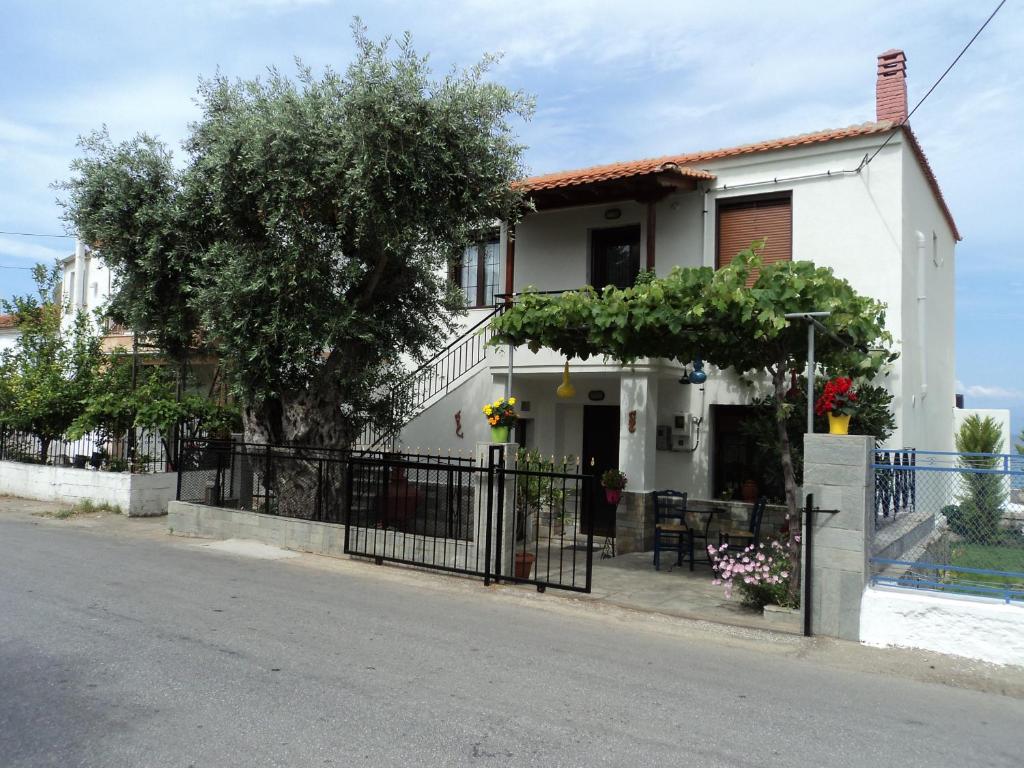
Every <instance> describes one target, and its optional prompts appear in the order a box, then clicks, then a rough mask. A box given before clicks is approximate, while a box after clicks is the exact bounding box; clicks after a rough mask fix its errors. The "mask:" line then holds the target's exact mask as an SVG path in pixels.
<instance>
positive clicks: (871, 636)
mask: <svg viewBox="0 0 1024 768" xmlns="http://www.w3.org/2000/svg"><path fill="white" fill-rule="evenodd" d="M860 638H861V642H863V643H866V644H867V645H874V646H899V647H903V648H921V649H924V650H928V651H937V652H939V653H948V654H953V655H955V656H965V657H967V658H971V659H979V660H981V661H988V662H992V663H994V664H1014V665H1017V666H1024V605H1022V604H1020V603H1011V604H1006V603H1005V602H1002V601H999V600H992V599H988V598H975V597H958V596H954V595H936V594H934V593H928V592H924V591H920V590H902V589H887V588H878V587H868V588H867V589H866V590H865V591H864V597H863V599H862V601H861V614H860Z"/></svg>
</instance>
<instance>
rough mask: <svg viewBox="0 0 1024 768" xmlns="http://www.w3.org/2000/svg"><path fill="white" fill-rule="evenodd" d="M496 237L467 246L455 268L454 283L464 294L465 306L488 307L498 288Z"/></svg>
mask: <svg viewBox="0 0 1024 768" xmlns="http://www.w3.org/2000/svg"><path fill="white" fill-rule="evenodd" d="M498 262H499V253H498V239H497V238H492V239H490V240H486V241H484V242H481V243H476V244H474V245H471V246H469V247H468V248H467V249H466V250H465V252H464V253H463V254H462V260H461V261H460V262H459V264H458V265H457V267H456V269H455V275H454V277H455V284H456V285H457V286H459V288H461V289H462V292H463V293H464V294H466V306H467V307H489V306H491V305H493V304H494V294H495V293H497V290H498Z"/></svg>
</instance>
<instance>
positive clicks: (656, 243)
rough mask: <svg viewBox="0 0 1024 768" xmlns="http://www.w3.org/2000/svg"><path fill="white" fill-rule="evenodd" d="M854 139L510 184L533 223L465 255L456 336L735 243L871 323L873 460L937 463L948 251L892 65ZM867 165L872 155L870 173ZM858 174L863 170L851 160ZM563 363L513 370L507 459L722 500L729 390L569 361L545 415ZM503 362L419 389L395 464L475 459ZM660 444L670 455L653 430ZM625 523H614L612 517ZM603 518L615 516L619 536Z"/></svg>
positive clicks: (673, 372)
mask: <svg viewBox="0 0 1024 768" xmlns="http://www.w3.org/2000/svg"><path fill="white" fill-rule="evenodd" d="M876 75H877V77H876V108H877V113H876V115H875V120H874V121H873V122H867V123H863V124H860V125H855V126H850V127H847V128H840V129H834V130H823V131H816V132H814V133H808V134H803V135H799V136H792V137H787V138H782V139H775V140H769V141H762V142H758V143H755V144H749V145H744V146H739V147H731V148H727V149H718V150H712V151H704V152H691V153H687V154H677V155H667V156H665V157H660V158H655V159H649V160H638V161H634V162H620V163H612V164H609V165H603V166H596V167H592V168H584V169H581V170H573V171H566V172H560V173H552V174H547V175H544V176H537V177H533V178H530V179H527V180H526V181H525V182H524V188H525V189H526V191H527V193H528V194H529V196H530V197H531V198H532V200H533V202H534V204H535V206H536V212H532V213H530V214H529V215H527V216H526V217H525V218H524V219H523V220H522V221H521V222H520V223H519V224H518V225H517V227H516V230H515V232H514V235H513V236H511V237H510V235H509V232H508V231H507V228H506V227H504V226H503V227H501V229H500V231H499V232H496V233H495V235H494V237H493V238H492V239H491V241H490V242H488V243H483V244H481V245H480V246H478V247H475V248H472V249H469V251H468V252H467V254H466V258H465V262H464V264H463V267H462V269H461V270H459V273H458V275H457V279H458V280H459V282H460V284H461V285H462V286H463V288H464V289H465V291H466V293H467V298H468V302H469V306H470V307H472V309H471V310H470V319H469V325H470V326H472V325H473V324H474V323H475V322H479V321H480V320H482V319H483V318H485V317H486V316H487V315H488V313H490V312H491V311H493V310H492V308H491V305H493V304H494V303H495V299H494V296H495V294H502V293H513V292H518V291H522V290H524V289H526V288H528V287H532V288H535V289H537V290H565V289H572V288H577V287H580V286H582V285H584V284H591V285H594V286H597V287H599V286H602V285H606V284H609V283H613V284H619V285H626V284H629V283H631V282H632V281H633V280H634V279H635V277H636V275H637V273H638V272H639V270H641V269H642V268H646V269H651V270H654V271H655V272H656V273H657V274H659V275H662V274H665V273H667V272H668V271H669V270H670V269H671V268H672V267H675V266H681V267H696V266H701V265H705V266H718V265H721V264H723V263H726V262H727V261H728V260H729V259H730V258H732V256H733V255H734V254H735V253H737V252H738V251H739V250H741V249H742V248H744V247H746V246H747V245H749V244H750V242H751V241H752V240H754V239H757V238H759V237H762V236H767V237H768V246H767V249H766V251H765V254H764V256H765V258H766V259H770V260H774V259H794V260H808V261H813V262H815V263H816V264H820V265H824V266H829V267H832V268H833V269H834V270H835V272H836V274H837V275H839V276H841V277H844V278H846V279H847V280H849V281H850V283H851V284H852V285H853V286H854V288H855V289H856V290H858V291H859V292H861V293H863V294H865V295H868V296H872V297H874V298H876V299H879V300H882V301H884V302H885V303H886V304H887V305H888V313H887V322H888V323H889V327H890V330H891V332H892V334H893V337H894V338H895V339H896V340H897V341H896V345H897V347H898V349H899V351H900V353H901V357H900V359H899V360H898V361H897V362H896V363H895V366H894V368H893V370H892V372H891V374H890V375H889V376H888V378H887V380H886V386H888V387H889V388H890V390H891V391H892V393H893V394H894V396H895V400H894V403H893V405H894V408H895V415H896V423H897V429H896V433H895V434H894V435H893V437H892V439H891V441H890V443H891V445H892V446H893V447H916V448H921V449H931V450H952V445H953V443H952V434H953V408H954V397H955V395H954V343H953V338H954V304H953V302H954V269H955V264H954V251H955V244H956V242H957V241H958V240H960V234H959V232H958V231H957V228H956V223H955V222H954V220H953V217H952V215H951V213H950V211H949V209H948V207H947V206H946V203H945V201H944V199H943V196H942V192H941V190H940V188H939V185H938V182H937V181H936V179H935V176H934V174H933V173H932V171H931V168H930V167H929V165H928V161H927V159H926V158H925V155H924V152H923V151H922V149H921V146H920V144H919V143H918V140H917V139H916V138H915V136H914V134H913V132H912V131H911V129H910V127H909V125H908V126H903V127H899V124H900V122H901V121H902V120H903V119H904V118H905V117H906V114H907V90H906V57H905V55H904V54H903V52H902V51H887V52H886V53H884V54H882V55H880V56H879V57H878V62H877V72H876ZM876 152H877V154H876ZM869 158H870V162H867V160H868V159H869ZM564 362H565V361H564V360H562V359H560V358H558V357H557V355H555V354H554V353H552V352H550V351H541V352H539V353H536V354H534V353H531V352H529V351H528V350H527V349H526V348H520V349H516V350H514V353H513V359H512V366H511V376H512V380H511V390H512V393H513V394H514V395H515V396H516V397H517V398H518V400H519V403H520V404H521V407H522V411H523V413H522V416H523V419H522V423H521V427H520V429H519V430H518V434H517V441H519V442H521V443H523V444H525V445H527V446H530V447H536V448H538V449H540V450H541V451H542V452H543V453H544V454H552V455H554V456H558V457H561V456H565V455H572V456H579V457H582V459H583V464H584V466H585V467H588V468H590V467H593V468H594V469H600V468H602V467H607V466H618V467H620V468H621V469H623V471H625V472H626V474H627V475H628V477H629V490H631V491H634V492H641V493H642V492H644V491H651V490H655V489H660V488H677V489H681V490H687V491H689V492H690V494H691V496H697V497H703V498H710V497H712V496H713V495H717V494H718V493H719V492H720V491H721V490H722V489H723V486H724V485H725V484H726V483H727V482H732V481H739V480H740V477H741V475H740V474H737V473H738V472H742V467H743V464H744V462H746V461H748V460H749V458H750V452H751V451H752V450H753V448H752V447H751V446H750V445H749V444H748V441H746V440H745V439H744V438H743V437H742V435H741V433H740V431H739V424H740V422H741V421H742V419H743V414H744V410H743V406H744V405H746V404H748V403H749V401H750V398H751V393H750V391H749V389H747V388H744V387H742V386H740V385H739V383H738V381H737V380H736V379H735V378H734V377H732V376H731V375H724V374H722V373H720V372H716V371H710V372H709V376H708V379H707V383H706V385H705V386H695V385H685V384H680V378H681V377H682V375H683V373H684V372H685V369H684V368H683V367H682V366H680V365H679V364H676V363H670V362H667V361H663V360H650V361H647V362H646V363H645V364H642V365H637V366H635V367H630V368H623V367H621V366H619V365H616V364H614V363H611V362H607V361H603V360H600V359H596V360H595V359H591V360H588V361H585V362H584V361H579V360H575V361H570V367H571V371H572V382H573V384H574V386H575V388H576V396H575V397H574V398H572V399H568V400H566V399H560V398H558V397H556V395H555V390H556V388H557V386H558V384H559V383H560V381H561V375H562V367H563V364H564ZM508 374H509V360H508V356H507V354H506V352H505V351H504V350H490V351H484V350H483V349H482V346H481V342H480V340H479V339H478V338H476V337H474V336H473V335H472V334H470V335H468V336H466V337H463V338H461V339H459V340H457V341H456V342H455V343H454V344H453V345H452V346H451V347H450V348H449V349H448V350H447V351H446V352H443V353H441V354H440V355H439V356H438V358H437V359H436V361H435V362H434V363H433V364H431V365H428V366H427V367H426V369H425V370H424V371H423V372H422V373H421V375H420V389H421V392H420V398H419V399H421V400H423V403H422V405H423V408H424V410H422V412H421V413H419V415H417V416H416V417H415V418H414V419H413V420H412V421H411V422H410V423H409V424H408V425H407V426H406V427H405V429H404V430H403V432H402V435H401V443H402V444H403V445H406V446H411V447H415V446H420V447H430V448H431V449H436V448H441V449H442V450H456V451H457V450H462V451H467V450H472V448H473V446H474V445H475V444H476V443H477V442H482V441H486V439H487V424H486V423H485V422H484V419H483V418H482V416H481V414H480V406H481V405H482V404H483V403H485V402H487V401H489V400H493V399H495V398H496V397H498V396H500V395H502V394H504V392H505V388H506V383H507V379H508ZM672 429H675V430H677V432H676V435H675V436H676V438H678V439H676V440H673V443H674V446H673V449H672V450H668V449H667V448H668V447H669V446H668V445H667V444H665V443H664V442H662V440H659V436H658V433H659V430H660V431H662V432H663V433H664V432H665V431H666V430H672ZM624 506H625V507H628V506H629V505H624ZM623 514H626V515H629V514H630V513H629V512H628V510H627V511H626V512H622V511H620V513H619V520H620V521H621V520H622V516H623Z"/></svg>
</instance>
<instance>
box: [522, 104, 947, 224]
mask: <svg viewBox="0 0 1024 768" xmlns="http://www.w3.org/2000/svg"><path fill="white" fill-rule="evenodd" d="M895 127H896V123H895V122H893V121H892V120H881V121H878V122H873V123H861V124H860V125H851V126H848V127H846V128H834V129H829V130H824V131H814V132H812V133H802V134H799V135H797V136H787V137H785V138H781V139H770V140H768V141H758V142H754V143H752V144H741V145H740V146H737V147H726V148H723V149H712V150H708V151H704V152H691V153H689V154H683V155H665V156H663V157H654V158H648V159H645V160H633V161H629V162H621V163H608V164H606V165H594V166H591V167H589V168H580V169H578V170H570V171H559V172H557V173H548V174H544V175H542V176H531V177H530V178H527V179H524V180H523V181H521V182H519V183H518V184H517V185H516V186H517V187H519V188H520V189H522V190H524V191H526V192H534V191H541V190H546V189H558V188H561V187H571V186H576V185H579V184H590V183H593V182H600V181H608V180H611V179H621V178H627V177H630V176H640V175H643V174H648V173H658V172H663V171H673V172H676V173H679V174H681V175H684V176H689V177H691V178H697V179H705V180H712V179H714V178H715V176H714V174H712V173H711V172H709V171H707V170H704V169H701V168H697V167H695V165H696V164H698V163H704V162H708V161H712V160H722V159H725V158H730V157H739V156H741V155H749V154H754V153H756V152H770V151H773V150H780V149H791V148H793V147H802V146H807V145H810V144H821V143H824V142H826V141H837V140H840V139H853V138H857V137H860V136H873V135H877V134H883V133H886V132H888V131H891V130H892V129H893V128H895ZM904 133H905V134H906V135H907V137H908V141H909V144H910V147H911V149H912V150H913V152H914V155H915V156H916V157H917V159H918V161H919V162H920V163H921V168H922V170H923V171H924V174H925V176H926V177H927V179H928V183H929V185H930V186H931V188H932V192H933V193H934V194H935V197H936V200H937V201H938V203H939V206H940V207H941V208H942V211H943V214H944V216H945V218H946V221H947V222H948V223H949V226H950V228H951V229H952V230H953V234H954V236H955V237H956V239H957V240H960V239H962V238H961V236H960V232H959V230H957V227H956V223H955V222H954V221H953V215H952V214H951V213H950V211H949V208H948V206H947V205H946V201H945V199H944V198H943V196H942V190H941V189H940V188H939V184H938V181H937V180H936V178H935V174H934V173H933V172H932V170H931V167H930V166H929V165H928V160H927V159H926V158H925V156H924V152H923V151H922V149H921V145H920V144H919V143H918V141H917V138H916V137H915V136H914V134H913V132H912V131H911V130H910V127H909V126H905V127H904Z"/></svg>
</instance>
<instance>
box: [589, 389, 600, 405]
mask: <svg viewBox="0 0 1024 768" xmlns="http://www.w3.org/2000/svg"><path fill="white" fill-rule="evenodd" d="M587 397H588V398H589V399H590V400H593V401H594V402H595V403H599V402H601V401H602V400H604V390H603V389H592V390H590V391H589V392H587Z"/></svg>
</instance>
